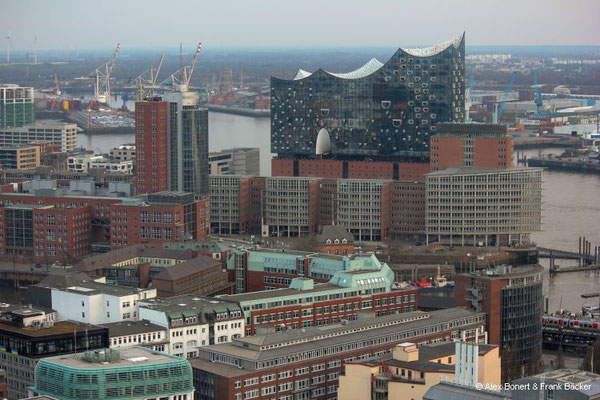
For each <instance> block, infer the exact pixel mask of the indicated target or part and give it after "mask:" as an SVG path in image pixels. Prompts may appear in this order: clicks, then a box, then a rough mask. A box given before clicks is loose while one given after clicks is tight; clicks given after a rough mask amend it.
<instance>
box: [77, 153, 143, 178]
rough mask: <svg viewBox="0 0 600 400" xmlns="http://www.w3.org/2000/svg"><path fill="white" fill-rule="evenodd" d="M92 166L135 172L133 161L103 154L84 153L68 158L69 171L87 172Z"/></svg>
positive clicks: (120, 171)
mask: <svg viewBox="0 0 600 400" xmlns="http://www.w3.org/2000/svg"><path fill="white" fill-rule="evenodd" d="M90 168H102V169H106V170H108V171H111V172H118V173H124V174H131V173H133V161H132V160H123V161H116V160H111V159H110V158H108V157H106V156H103V155H94V154H82V155H77V156H71V157H69V158H68V159H67V171H72V172H81V173H87V172H88V171H89V170H90Z"/></svg>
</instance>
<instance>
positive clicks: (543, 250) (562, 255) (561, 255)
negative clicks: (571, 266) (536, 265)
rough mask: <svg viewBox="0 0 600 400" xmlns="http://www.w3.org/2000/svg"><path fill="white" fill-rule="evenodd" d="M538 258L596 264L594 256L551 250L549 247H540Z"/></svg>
mask: <svg viewBox="0 0 600 400" xmlns="http://www.w3.org/2000/svg"><path fill="white" fill-rule="evenodd" d="M537 249H538V257H540V258H552V257H554V258H557V259H563V260H581V261H587V262H589V263H591V262H594V260H595V256H594V254H583V253H576V252H574V251H566V250H559V249H550V248H548V247H538V248H537Z"/></svg>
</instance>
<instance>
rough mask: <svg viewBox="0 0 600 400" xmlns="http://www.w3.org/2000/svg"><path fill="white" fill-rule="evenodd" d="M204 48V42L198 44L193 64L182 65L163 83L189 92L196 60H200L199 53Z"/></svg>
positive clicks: (177, 89) (162, 83) (180, 90)
mask: <svg viewBox="0 0 600 400" xmlns="http://www.w3.org/2000/svg"><path fill="white" fill-rule="evenodd" d="M200 49H202V42H199V43H198V46H196V53H195V54H194V58H193V60H192V64H191V65H186V66H182V67H181V68H179V70H177V71H175V72H174V73H173V74H172V75H171V76H169V77H168V78H167V79H165V80H164V81H162V82H161V83H160V84H161V85H169V86H172V88H173V89H174V90H175V91H177V92H187V91H188V90H189V88H190V81H191V80H192V74H193V73H194V69H195V68H196V62H197V61H198V55H199V54H200Z"/></svg>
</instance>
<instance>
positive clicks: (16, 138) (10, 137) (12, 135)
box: [0, 121, 77, 153]
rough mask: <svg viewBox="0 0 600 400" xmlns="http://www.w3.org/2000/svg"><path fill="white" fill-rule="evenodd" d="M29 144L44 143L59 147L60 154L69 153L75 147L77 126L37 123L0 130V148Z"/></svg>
mask: <svg viewBox="0 0 600 400" xmlns="http://www.w3.org/2000/svg"><path fill="white" fill-rule="evenodd" d="M31 142H45V143H49V144H51V145H56V146H60V151H62V152H65V153H68V152H71V151H73V150H74V149H75V147H77V125H76V124H67V123H63V122H56V121H38V122H37V123H35V124H32V125H31V124H30V125H23V126H20V127H13V128H3V129H0V147H7V146H8V147H10V146H21V145H26V144H28V143H31Z"/></svg>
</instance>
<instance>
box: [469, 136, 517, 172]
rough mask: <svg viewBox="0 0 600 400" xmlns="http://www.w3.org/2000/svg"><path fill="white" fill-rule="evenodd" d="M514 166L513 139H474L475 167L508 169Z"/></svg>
mask: <svg viewBox="0 0 600 400" xmlns="http://www.w3.org/2000/svg"><path fill="white" fill-rule="evenodd" d="M511 165H512V138H475V139H473V166H474V167H480V168H506V167H510V166H511Z"/></svg>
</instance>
